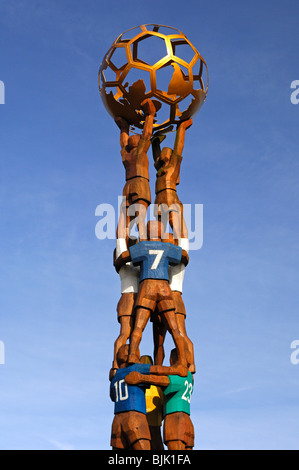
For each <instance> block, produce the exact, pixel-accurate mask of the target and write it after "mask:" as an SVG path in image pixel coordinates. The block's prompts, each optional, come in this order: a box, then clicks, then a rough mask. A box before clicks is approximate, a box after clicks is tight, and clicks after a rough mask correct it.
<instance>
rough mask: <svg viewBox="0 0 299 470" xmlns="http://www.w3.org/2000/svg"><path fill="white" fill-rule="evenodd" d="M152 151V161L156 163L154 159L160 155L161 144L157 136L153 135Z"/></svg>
mask: <svg viewBox="0 0 299 470" xmlns="http://www.w3.org/2000/svg"><path fill="white" fill-rule="evenodd" d="M152 151H153V159H154V162H155V163H156V161H157V160H158V159H159V158H160V155H161V145H160V138H159V136H157V137H155V136H154V137H153V139H152Z"/></svg>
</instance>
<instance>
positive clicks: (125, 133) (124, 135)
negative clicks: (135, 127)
mask: <svg viewBox="0 0 299 470" xmlns="http://www.w3.org/2000/svg"><path fill="white" fill-rule="evenodd" d="M115 122H116V124H117V125H118V127H119V128H120V146H121V148H122V149H123V148H125V147H126V146H127V145H128V140H129V129H130V124H129V123H128V122H127V121H126V120H125V119H124V118H122V117H120V116H118V117H116V118H115Z"/></svg>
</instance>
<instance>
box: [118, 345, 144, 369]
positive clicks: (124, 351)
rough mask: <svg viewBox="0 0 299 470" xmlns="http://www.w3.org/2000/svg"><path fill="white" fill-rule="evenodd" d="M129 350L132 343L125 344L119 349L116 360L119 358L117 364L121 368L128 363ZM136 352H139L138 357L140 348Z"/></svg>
mask: <svg viewBox="0 0 299 470" xmlns="http://www.w3.org/2000/svg"><path fill="white" fill-rule="evenodd" d="M129 350H130V345H129V344H124V345H123V346H121V347H120V348H119V350H118V351H117V355H116V360H117V365H118V367H119V368H121V367H126V365H127V363H128V358H129ZM136 354H137V356H138V357H140V351H139V349H138V350H137V353H136Z"/></svg>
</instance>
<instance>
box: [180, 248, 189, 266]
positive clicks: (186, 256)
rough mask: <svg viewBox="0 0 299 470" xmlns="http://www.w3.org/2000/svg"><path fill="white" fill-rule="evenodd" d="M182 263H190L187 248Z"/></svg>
mask: <svg viewBox="0 0 299 470" xmlns="http://www.w3.org/2000/svg"><path fill="white" fill-rule="evenodd" d="M182 263H184V265H185V266H187V264H188V263H189V255H188V253H187V251H186V250H183V251H182Z"/></svg>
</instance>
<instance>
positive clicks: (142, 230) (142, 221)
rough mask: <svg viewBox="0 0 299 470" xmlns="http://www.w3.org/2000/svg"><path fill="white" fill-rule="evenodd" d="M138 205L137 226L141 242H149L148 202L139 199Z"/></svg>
mask: <svg viewBox="0 0 299 470" xmlns="http://www.w3.org/2000/svg"><path fill="white" fill-rule="evenodd" d="M135 205H136V216H137V219H136V224H137V228H138V233H139V240H140V241H142V240H147V230H146V214H147V209H148V206H149V204H148V202H147V201H144V200H143V199H139V200H138V203H135Z"/></svg>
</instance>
